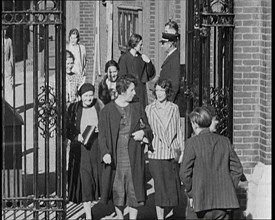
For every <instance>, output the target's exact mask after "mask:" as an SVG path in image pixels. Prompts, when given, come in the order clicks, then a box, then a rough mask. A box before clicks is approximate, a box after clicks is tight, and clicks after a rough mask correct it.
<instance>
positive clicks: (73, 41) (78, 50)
mask: <svg viewBox="0 0 275 220" xmlns="http://www.w3.org/2000/svg"><path fill="white" fill-rule="evenodd" d="M66 49H67V50H69V51H71V52H72V54H73V55H74V58H75V62H74V67H73V70H72V72H74V73H75V74H79V75H82V76H84V75H86V67H87V57H86V48H85V46H84V45H82V44H80V35H79V31H78V30H77V29H76V28H73V29H71V30H70V32H69V43H68V44H67V46H66Z"/></svg>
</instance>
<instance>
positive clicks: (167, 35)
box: [159, 32, 179, 42]
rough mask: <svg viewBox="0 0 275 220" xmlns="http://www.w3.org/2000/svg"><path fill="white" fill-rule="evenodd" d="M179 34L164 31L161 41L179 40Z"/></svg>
mask: <svg viewBox="0 0 275 220" xmlns="http://www.w3.org/2000/svg"><path fill="white" fill-rule="evenodd" d="M178 36H179V35H178V34H171V33H165V32H162V38H161V40H160V41H159V42H168V41H177V40H178Z"/></svg>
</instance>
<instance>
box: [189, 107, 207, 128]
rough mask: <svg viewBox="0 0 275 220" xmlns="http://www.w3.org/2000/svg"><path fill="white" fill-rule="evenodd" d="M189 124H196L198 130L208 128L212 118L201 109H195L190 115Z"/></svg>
mask: <svg viewBox="0 0 275 220" xmlns="http://www.w3.org/2000/svg"><path fill="white" fill-rule="evenodd" d="M189 118H190V120H191V122H193V123H194V122H195V123H197V124H198V126H199V127H200V128H208V127H209V126H210V125H211V123H212V116H211V115H210V113H209V111H207V110H206V109H205V108H203V107H196V108H195V109H194V110H193V111H192V112H191V113H190V114H189Z"/></svg>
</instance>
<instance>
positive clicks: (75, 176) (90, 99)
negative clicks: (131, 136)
mask: <svg viewBox="0 0 275 220" xmlns="http://www.w3.org/2000/svg"><path fill="white" fill-rule="evenodd" d="M94 92H95V87H94V86H93V85H92V84H90V83H84V84H83V85H82V86H81V87H80V89H79V96H80V97H81V100H80V101H79V102H76V103H72V104H70V106H69V107H68V118H67V138H68V139H69V140H70V141H71V146H70V154H69V168H68V193H69V201H72V202H74V203H78V204H79V203H81V202H83V207H84V211H85V213H86V219H92V215H91V205H92V202H93V201H96V200H98V199H99V196H100V178H101V177H100V173H101V172H100V161H99V150H98V118H99V112H100V110H101V108H102V107H103V104H102V103H101V101H99V100H97V99H96V98H94ZM87 126H94V127H95V129H94V131H93V133H92V135H91V136H90V138H89V139H88V143H87V144H85V145H84V137H83V135H82V134H83V132H84V130H85V129H86V128H87Z"/></svg>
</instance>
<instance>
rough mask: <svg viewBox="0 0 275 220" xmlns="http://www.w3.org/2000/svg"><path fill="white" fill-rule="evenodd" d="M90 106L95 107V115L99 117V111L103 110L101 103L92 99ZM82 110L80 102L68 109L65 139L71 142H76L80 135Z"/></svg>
mask: <svg viewBox="0 0 275 220" xmlns="http://www.w3.org/2000/svg"><path fill="white" fill-rule="evenodd" d="M92 105H95V109H96V112H97V115H99V112H100V110H101V109H102V108H103V103H102V102H101V101H99V100H98V99H94V100H93V103H92ZM82 109H83V108H82V101H79V102H76V103H72V104H70V105H69V107H68V113H67V124H66V128H67V130H66V137H67V138H68V139H69V140H71V141H75V140H77V136H78V135H79V134H80V122H81V117H82Z"/></svg>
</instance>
